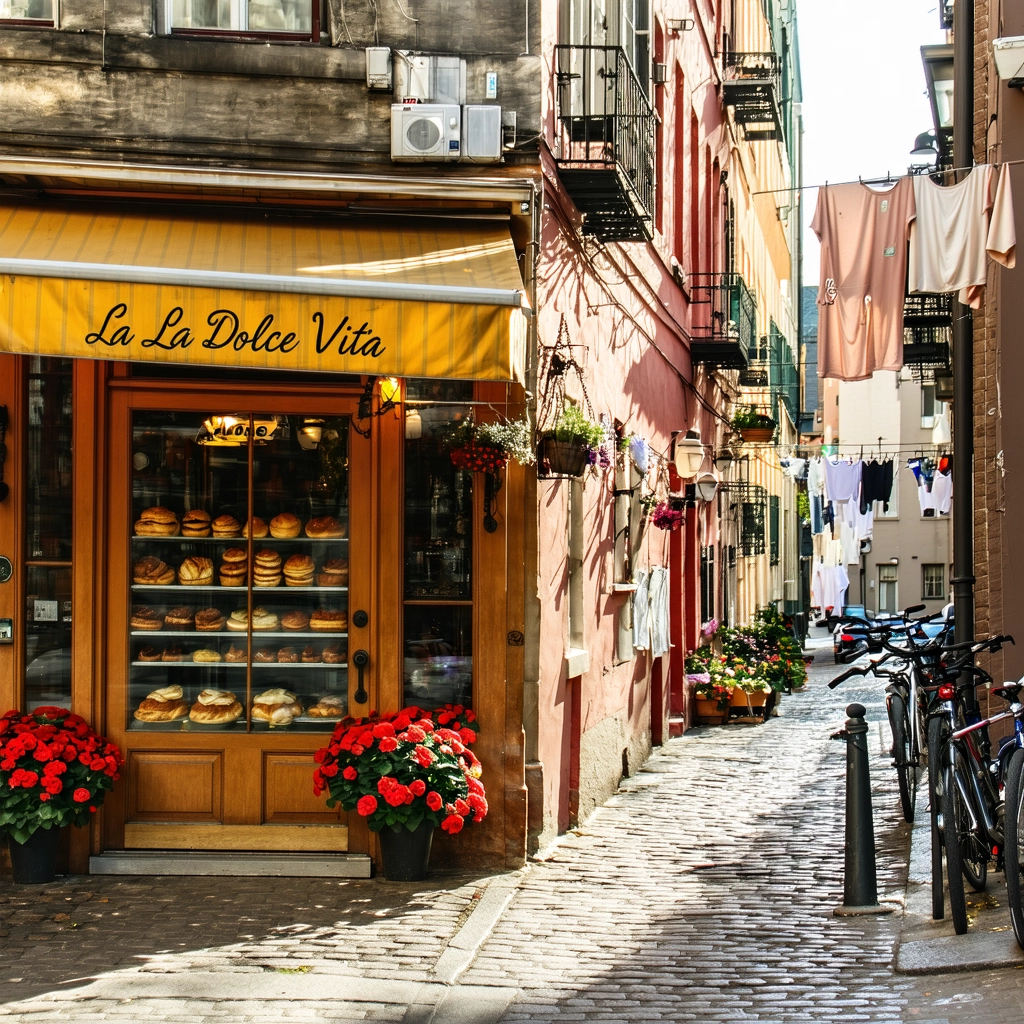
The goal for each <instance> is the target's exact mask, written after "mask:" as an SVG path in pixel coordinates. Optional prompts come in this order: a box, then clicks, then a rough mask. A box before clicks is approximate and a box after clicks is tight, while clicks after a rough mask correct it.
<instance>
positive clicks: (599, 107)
mask: <svg viewBox="0 0 1024 1024" xmlns="http://www.w3.org/2000/svg"><path fill="white" fill-rule="evenodd" d="M555 78H556V81H557V84H558V108H557V110H558V120H557V132H558V140H557V142H558V148H557V150H556V152H557V154H558V155H557V158H556V162H557V164H558V166H559V174H560V175H561V177H562V180H563V182H564V183H565V186H566V189H567V190H568V192H569V194H570V195H571V196H572V198H573V201H574V202H575V203H576V205H577V207H578V208H579V210H580V212H581V213H583V214H585V219H584V228H583V231H584V234H591V235H597V236H598V237H600V238H604V239H608V240H628V239H644V238H648V239H649V238H651V237H653V227H652V224H653V211H654V167H655V113H654V108H653V107H652V106H651V103H650V100H649V99H648V98H647V94H646V91H645V90H644V88H643V86H642V84H641V82H640V79H639V78H638V77H637V75H636V72H635V71H634V70H633V67H632V66H631V64H630V62H629V60H628V59H627V57H626V53H625V51H624V50H623V49H622V47H620V46H556V47H555Z"/></svg>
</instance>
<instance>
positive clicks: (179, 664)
mask: <svg viewBox="0 0 1024 1024" xmlns="http://www.w3.org/2000/svg"><path fill="white" fill-rule="evenodd" d="M197 665H198V666H199V667H200V668H245V662H244V661H242V662H238V661H133V662H132V668H195V667H196V666H197ZM252 667H253V668H287V669H288V670H289V671H291V669H293V668H326V669H331V670H332V671H333V670H334V669H338V668H346V669H347V668H348V662H347V661H342V662H337V663H330V664H329V663H328V662H326V661H314V662H302V661H293V662H287V661H284V662H280V661H254V662H253V665H252Z"/></svg>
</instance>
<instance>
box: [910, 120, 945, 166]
mask: <svg viewBox="0 0 1024 1024" xmlns="http://www.w3.org/2000/svg"><path fill="white" fill-rule="evenodd" d="M938 158H939V150H938V143H937V142H936V139H935V130H934V129H932V128H929V129H928V131H926V132H921V134H920V135H918V136H917V138H916V139H915V140H914V148H913V149H912V150H911V151H910V159H911V161H912V162H913V166H914V167H920V168H926V167H931V166H932V165H933V164H934V163H935V162H936V161H937V160H938Z"/></svg>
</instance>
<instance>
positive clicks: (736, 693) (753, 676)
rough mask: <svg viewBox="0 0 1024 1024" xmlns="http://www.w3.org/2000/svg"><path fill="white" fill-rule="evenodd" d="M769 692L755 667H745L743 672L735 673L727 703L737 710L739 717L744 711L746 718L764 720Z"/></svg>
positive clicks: (768, 687)
mask: <svg viewBox="0 0 1024 1024" xmlns="http://www.w3.org/2000/svg"><path fill="white" fill-rule="evenodd" d="M771 692H772V688H771V686H769V685H768V683H766V682H765V681H764V678H763V677H762V676H761V674H760V672H758V670H757V667H755V666H745V667H744V670H742V671H738V672H737V673H736V677H735V679H734V680H733V691H732V697H731V699H730V701H729V703H730V704H731V705H732V707H734V708H739V709H740V714H741V715H742V714H743V711H744V710H746V712H747V716H748V717H751V718H756V717H760V718H764V714H765V701H766V700H767V699H768V694H770V693H771Z"/></svg>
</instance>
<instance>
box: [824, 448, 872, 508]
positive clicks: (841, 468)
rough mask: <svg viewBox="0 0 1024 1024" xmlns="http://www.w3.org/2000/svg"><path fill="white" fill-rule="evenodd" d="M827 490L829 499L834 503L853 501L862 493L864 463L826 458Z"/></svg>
mask: <svg viewBox="0 0 1024 1024" xmlns="http://www.w3.org/2000/svg"><path fill="white" fill-rule="evenodd" d="M824 467H825V492H826V493H827V494H828V500H829V501H831V502H832V503H833V504H834V505H838V504H839V503H840V502H844V501H853V500H854V499H856V498H857V497H858V496H859V494H860V479H861V474H862V472H863V469H864V463H863V462H860V461H857V462H846V461H844V460H842V459H840V460H837V461H835V462H833V461H832V460H831V459H825V462H824Z"/></svg>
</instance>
